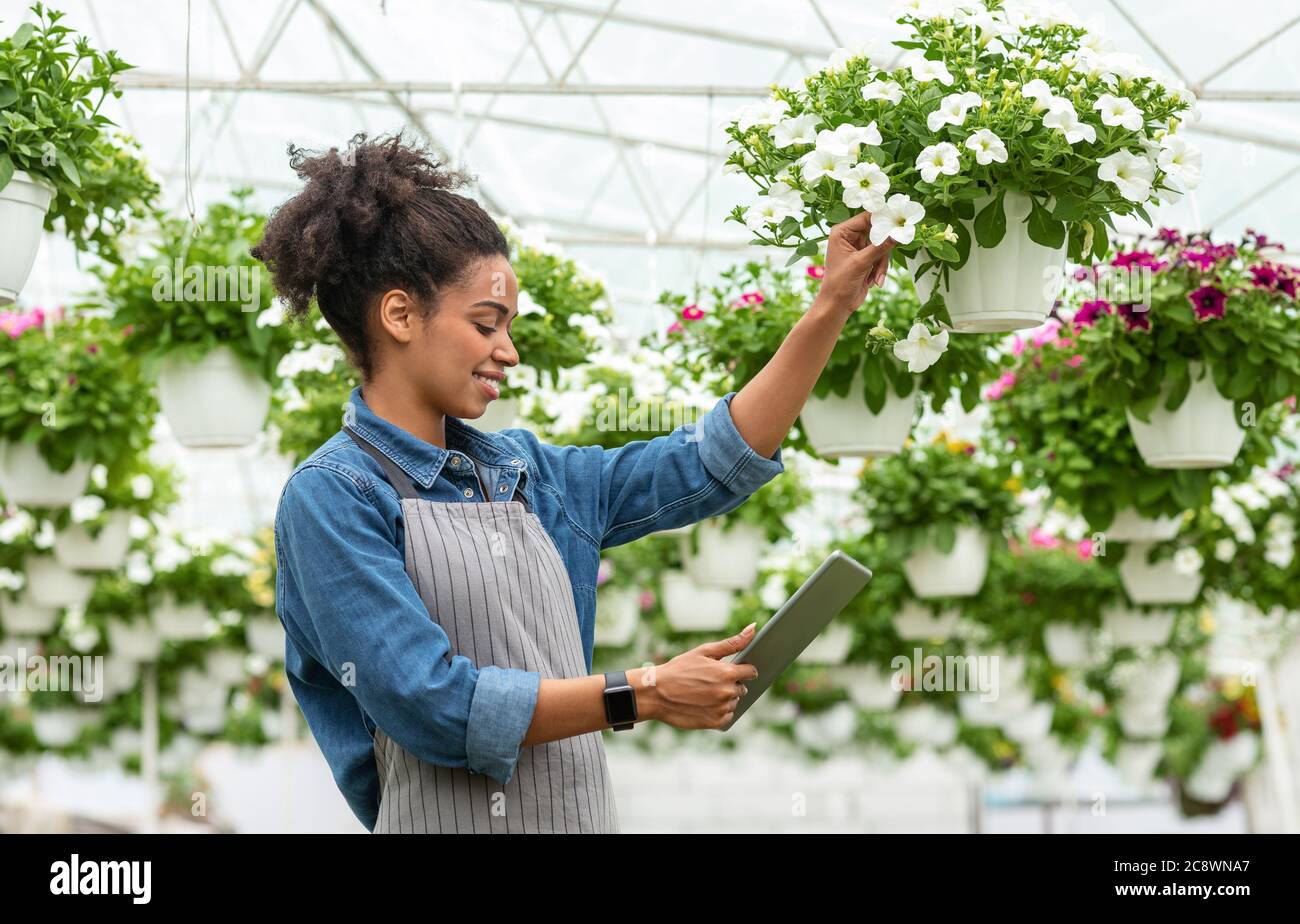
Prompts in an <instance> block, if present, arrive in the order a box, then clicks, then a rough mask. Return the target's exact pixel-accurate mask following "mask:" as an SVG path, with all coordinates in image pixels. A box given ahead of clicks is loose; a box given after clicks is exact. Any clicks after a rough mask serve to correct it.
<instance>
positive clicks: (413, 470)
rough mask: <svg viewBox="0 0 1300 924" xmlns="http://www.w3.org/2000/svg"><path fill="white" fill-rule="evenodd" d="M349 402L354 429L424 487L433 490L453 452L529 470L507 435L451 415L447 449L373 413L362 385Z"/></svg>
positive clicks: (517, 448) (494, 463)
mask: <svg viewBox="0 0 1300 924" xmlns="http://www.w3.org/2000/svg"><path fill="white" fill-rule="evenodd" d="M348 401H349V402H350V404H351V407H352V409H353V420H352V422H351V424H350V426H351V427H352V429H353V430H356V431H357V433H358V434H359V435H360V436H362V437H364V438H365V439H366V440H367V441H368V442H369V443H370V444H371V445H373V446H374V447H375V448H376V449H379V450H380V451H382V452H383V453H384V454H385V455H387V456H388V457H389V458H390V459H392V460H393V462H394V463H396V464H397V467H398V468H400V469H401V470H402V471H404V472H406V474H407V475H409V476H410V478H411V480H412V481H414V482H415V483H416V484H418V485H419V486H420V487H422V488H429V487H432V485H433V481H434V479H435V478H437V477H438V473H439V472H440V471H442V467H443V465H444V464H445V463H446V461H447V458H448V457H449V456H450V455H451V450H455V451H457V452H461V453H464V454H465V455H467V456H470V457H471V458H474V459H478V460H479V461H481V462H486V463H488V464H489V465H510V466H512V467H515V468H519V469H521V470H522V471H527V460H526V459H525V457H524V456H523V454H522V449H521V448H520V447H519V446H518V445H517V444H515V442H514V441H513V440H511V439H510V438H509V437H507V436H503V435H501V434H499V433H493V434H489V433H484V432H482V431H481V430H476V429H474V428H473V427H471V426H470V425H469V424H467V423H465V422H464V421H462V420H460V419H459V418H457V417H452V416H450V415H449V416H448V417H447V420H446V431H447V448H446V449H443V448H441V447H439V446H435V445H433V444H432V443H426V442H425V441H424V440H422V439H420V438H419V437H417V436H415V435H414V434H412V433H409V432H407V431H406V430H403V429H402V428H401V427H399V426H397V425H396V424H393V423H390V422H388V421H387V420H384V418H382V417H380V416H379V415H378V414H376V413H375V412H374V411H372V410H371V409H370V407H369V405H367V404H366V402H365V400H364V399H363V398H362V397H361V386H360V385H358V386H356V387H355V388H353V389H352V393H351V394H350V395H349V396H348Z"/></svg>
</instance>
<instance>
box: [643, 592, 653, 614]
mask: <svg viewBox="0 0 1300 924" xmlns="http://www.w3.org/2000/svg"><path fill="white" fill-rule="evenodd" d="M654 605H655V592H654V591H653V590H643V591H641V611H642V612H645V611H646V610H649V609H654Z"/></svg>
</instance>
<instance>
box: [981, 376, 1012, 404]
mask: <svg viewBox="0 0 1300 924" xmlns="http://www.w3.org/2000/svg"><path fill="white" fill-rule="evenodd" d="M1014 384H1016V374H1015V373H1014V372H1004V373H1002V375H1000V376H999V377H998V380H997V381H996V382H994V383H993V384H992V385H990V386H989V387H988V388H987V389H985V390H984V397H985V398H987V399H989V400H990V401H997V400H998V399H999V398H1001V397H1002V396H1003V395H1005V394H1006V393H1007V390H1008V389H1010V388H1011V386H1012V385H1014Z"/></svg>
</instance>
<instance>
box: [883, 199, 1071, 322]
mask: <svg viewBox="0 0 1300 924" xmlns="http://www.w3.org/2000/svg"><path fill="white" fill-rule="evenodd" d="M991 200H992V197H991V196H986V197H983V198H980V199H976V200H975V214H977V215H978V214H979V212H980V210H981V209H983V208H984V206H985V205H986V204H987V203H988V202H990V201H991ZM1003 211H1004V213H1005V214H1006V222H1007V231H1006V234H1005V235H1004V236H1003V238H1002V241H1001V242H1000V243H999V244H998V245H997V246H996V247H990V248H985V247H980V246H979V245H978V244H976V243H975V233H974V229H973V225H974V222H973V221H966V220H964V219H963V220H962V224H964V225H965V226H966V230H967V231H968V232H969V234H970V240H971V249H970V257H969V258H968V259H967V261H966V265H965V266H963V267H962V268H961V269H959V270H949V273H948V285H947V286H946V287H945V288H944V290H943V296H944V301H945V302H946V303H947V305H948V314H949V315H950V316H951V317H952V325H953V328H954V329H956V330H958V331H961V332H962V333H991V332H996V331H1008V330H1021V329H1023V328H1026V327H1037V326H1038V325H1040V324H1042V323H1043V322H1044V321H1045V320H1047V313H1048V312H1049V311H1050V310H1051V308H1052V303H1053V302H1054V301H1056V297H1057V296H1058V295H1060V294H1061V287H1062V286H1063V285H1064V283H1065V273H1064V266H1065V244H1064V243H1062V245H1061V246H1060V247H1059V248H1055V249H1053V248H1051V247H1044V246H1043V245H1042V244H1037V243H1035V242H1034V241H1032V240H1030V239H1029V231H1028V225H1026V224H1025V219H1026V218H1028V217H1029V211H1030V200H1029V197H1028V196H1025V195H1023V194H1021V193H1015V192H1010V191H1008V192H1007V193H1006V198H1005V199H1004V200H1003ZM921 262H922V261H921V259H920V258H919V257H912V258H910V259H909V260H908V268H909V269H910V270H911V271H912V272H913V273H915V271H916V269H917V267H918V266H920V264H921ZM937 281H938V277H937V276H936V275H935V274H934V273H933V272H927V273H926V274H925V276H924V277H923V278H922V279H919V280H917V282H916V291H917V294H918V295H919V296H920V298H921V301H922V302H925V301H928V300H929V298H930V296H931V295H932V294H933V293H934V287H935V283H936V282H937Z"/></svg>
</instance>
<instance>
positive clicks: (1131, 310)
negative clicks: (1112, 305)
mask: <svg viewBox="0 0 1300 924" xmlns="http://www.w3.org/2000/svg"><path fill="white" fill-rule="evenodd" d="M1141 308H1142V310H1141V311H1139V310H1138V306H1137V305H1133V304H1127V305H1120V306H1119V316H1120V317H1121V318H1123V319H1124V323H1125V324H1126V325H1128V329H1129V330H1143V331H1149V330H1151V315H1150V312H1148V311H1147V308H1146V305H1142V306H1141Z"/></svg>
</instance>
